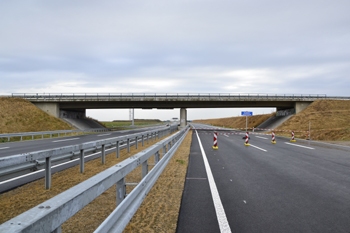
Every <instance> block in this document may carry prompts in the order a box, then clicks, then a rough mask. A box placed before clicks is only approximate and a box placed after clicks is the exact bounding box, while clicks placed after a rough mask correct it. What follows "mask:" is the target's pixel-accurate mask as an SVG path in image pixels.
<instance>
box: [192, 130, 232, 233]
mask: <svg viewBox="0 0 350 233" xmlns="http://www.w3.org/2000/svg"><path fill="white" fill-rule="evenodd" d="M196 132H197V130H196ZM196 135H197V138H198V142H199V147H200V148H201V151H202V156H203V160H204V166H205V170H206V172H207V176H208V182H209V187H210V191H211V196H212V197H213V202H214V207H215V212H216V216H217V219H218V223H219V227H220V232H231V228H230V225H229V224H228V221H227V217H226V214H225V210H224V206H223V205H222V202H221V199H220V195H219V191H218V189H217V187H216V184H215V180H214V177H213V173H212V172H211V169H210V165H209V162H208V159H207V156H206V154H205V152H204V149H203V146H202V142H201V140H200V138H199V136H198V133H197V134H196Z"/></svg>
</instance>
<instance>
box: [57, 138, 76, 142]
mask: <svg viewBox="0 0 350 233" xmlns="http://www.w3.org/2000/svg"><path fill="white" fill-rule="evenodd" d="M77 139H80V138H70V139H62V140H56V141H52V142H64V141H71V140H77Z"/></svg>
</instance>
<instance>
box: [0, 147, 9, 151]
mask: <svg viewBox="0 0 350 233" xmlns="http://www.w3.org/2000/svg"><path fill="white" fill-rule="evenodd" d="M8 148H10V147H1V148H0V150H4V149H8Z"/></svg>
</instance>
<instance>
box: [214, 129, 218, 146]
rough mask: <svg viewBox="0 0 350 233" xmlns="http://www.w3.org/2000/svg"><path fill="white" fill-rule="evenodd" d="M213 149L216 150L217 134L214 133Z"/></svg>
mask: <svg viewBox="0 0 350 233" xmlns="http://www.w3.org/2000/svg"><path fill="white" fill-rule="evenodd" d="M213 149H218V134H217V133H216V132H214V145H213Z"/></svg>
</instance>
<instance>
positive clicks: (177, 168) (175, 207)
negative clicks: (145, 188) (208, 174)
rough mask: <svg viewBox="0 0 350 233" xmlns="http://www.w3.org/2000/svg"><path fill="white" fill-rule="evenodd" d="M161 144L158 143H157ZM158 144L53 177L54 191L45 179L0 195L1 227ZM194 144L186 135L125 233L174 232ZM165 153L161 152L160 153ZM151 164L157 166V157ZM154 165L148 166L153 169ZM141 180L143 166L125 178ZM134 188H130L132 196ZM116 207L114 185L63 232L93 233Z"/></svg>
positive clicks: (112, 156) (59, 173)
mask: <svg viewBox="0 0 350 233" xmlns="http://www.w3.org/2000/svg"><path fill="white" fill-rule="evenodd" d="M157 141H158V140H157ZM154 143H156V142H153V143H152V142H151V141H150V143H149V144H148V145H147V142H146V144H145V147H142V146H141V143H139V149H137V150H136V149H135V146H133V147H131V150H130V153H127V150H126V149H123V150H121V151H120V158H119V159H117V158H116V155H115V153H111V154H108V155H107V156H106V164H105V165H102V164H101V161H100V159H95V160H93V161H89V162H87V163H85V173H84V174H80V173H79V166H75V167H72V168H69V169H66V170H64V171H61V172H58V173H55V174H53V175H52V188H51V189H50V190H45V189H44V187H45V185H44V183H45V180H44V179H40V180H37V181H34V182H32V183H29V184H27V185H24V186H22V187H19V188H17V189H14V190H11V191H9V192H6V193H3V194H1V195H0V224H2V223H4V222H6V221H8V220H10V219H12V218H13V217H15V216H17V215H19V214H21V213H23V212H25V211H27V210H29V209H31V208H33V207H35V206H37V205H39V204H40V203H42V202H44V201H46V200H49V199H50V198H52V197H54V196H56V195H58V194H59V193H61V192H64V191H65V190H68V189H69V188H71V187H73V186H75V185H77V184H79V183H81V182H82V181H84V180H87V179H88V178H90V177H92V176H94V175H96V174H98V173H100V172H101V171H103V170H105V169H107V168H109V167H111V166H114V165H115V164H117V163H119V162H121V161H123V160H125V159H126V158H128V157H130V156H133V155H134V154H136V153H138V152H140V151H142V150H144V149H145V148H146V147H147V146H150V145H152V144H154ZM190 145H191V134H189V135H187V137H186V138H185V140H184V141H183V143H182V146H181V147H180V148H179V149H178V151H177V152H176V153H175V155H174V156H173V158H172V159H171V161H170V162H169V164H168V166H167V167H166V168H165V170H164V171H163V173H162V175H161V176H160V177H159V179H158V181H157V182H156V184H155V185H154V187H153V188H152V189H151V191H150V193H149V194H148V196H147V198H146V199H145V201H144V202H143V204H142V205H141V207H140V209H139V210H138V211H137V212H136V214H135V216H134V217H133V219H132V220H131V222H130V224H129V226H128V227H127V229H126V232H140V231H141V228H142V229H143V230H145V231H154V232H175V229H176V222H177V215H178V212H179V208H180V202H181V196H182V191H183V187H184V182H185V176H186V170H187V164H188V156H189V152H190ZM160 153H162V150H161V151H160ZM148 163H154V156H152V157H151V158H150V159H149V162H148ZM152 167H153V166H149V170H151V168H152ZM140 180H141V167H140V166H139V167H138V168H136V169H135V170H134V171H133V172H131V173H130V174H128V175H127V176H126V182H127V183H130V182H131V183H134V182H135V183H136V182H139V181H140ZM132 188H134V186H128V187H127V193H129V192H130V191H131V190H132ZM115 207H116V189H115V186H112V187H111V188H110V189H108V190H107V191H106V192H104V193H103V194H102V195H101V196H99V197H98V198H96V199H95V200H94V201H93V202H91V203H90V204H89V205H87V206H86V207H85V208H83V209H82V210H81V211H79V212H78V213H77V214H75V215H74V216H73V217H72V218H70V219H69V220H68V221H67V222H65V223H64V224H63V225H62V231H63V232H84V233H85V232H93V231H94V230H95V229H96V228H97V227H98V226H99V225H100V224H101V223H102V222H103V221H104V219H106V218H107V217H108V215H109V214H110V213H111V212H112V211H113V210H114V209H115Z"/></svg>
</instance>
